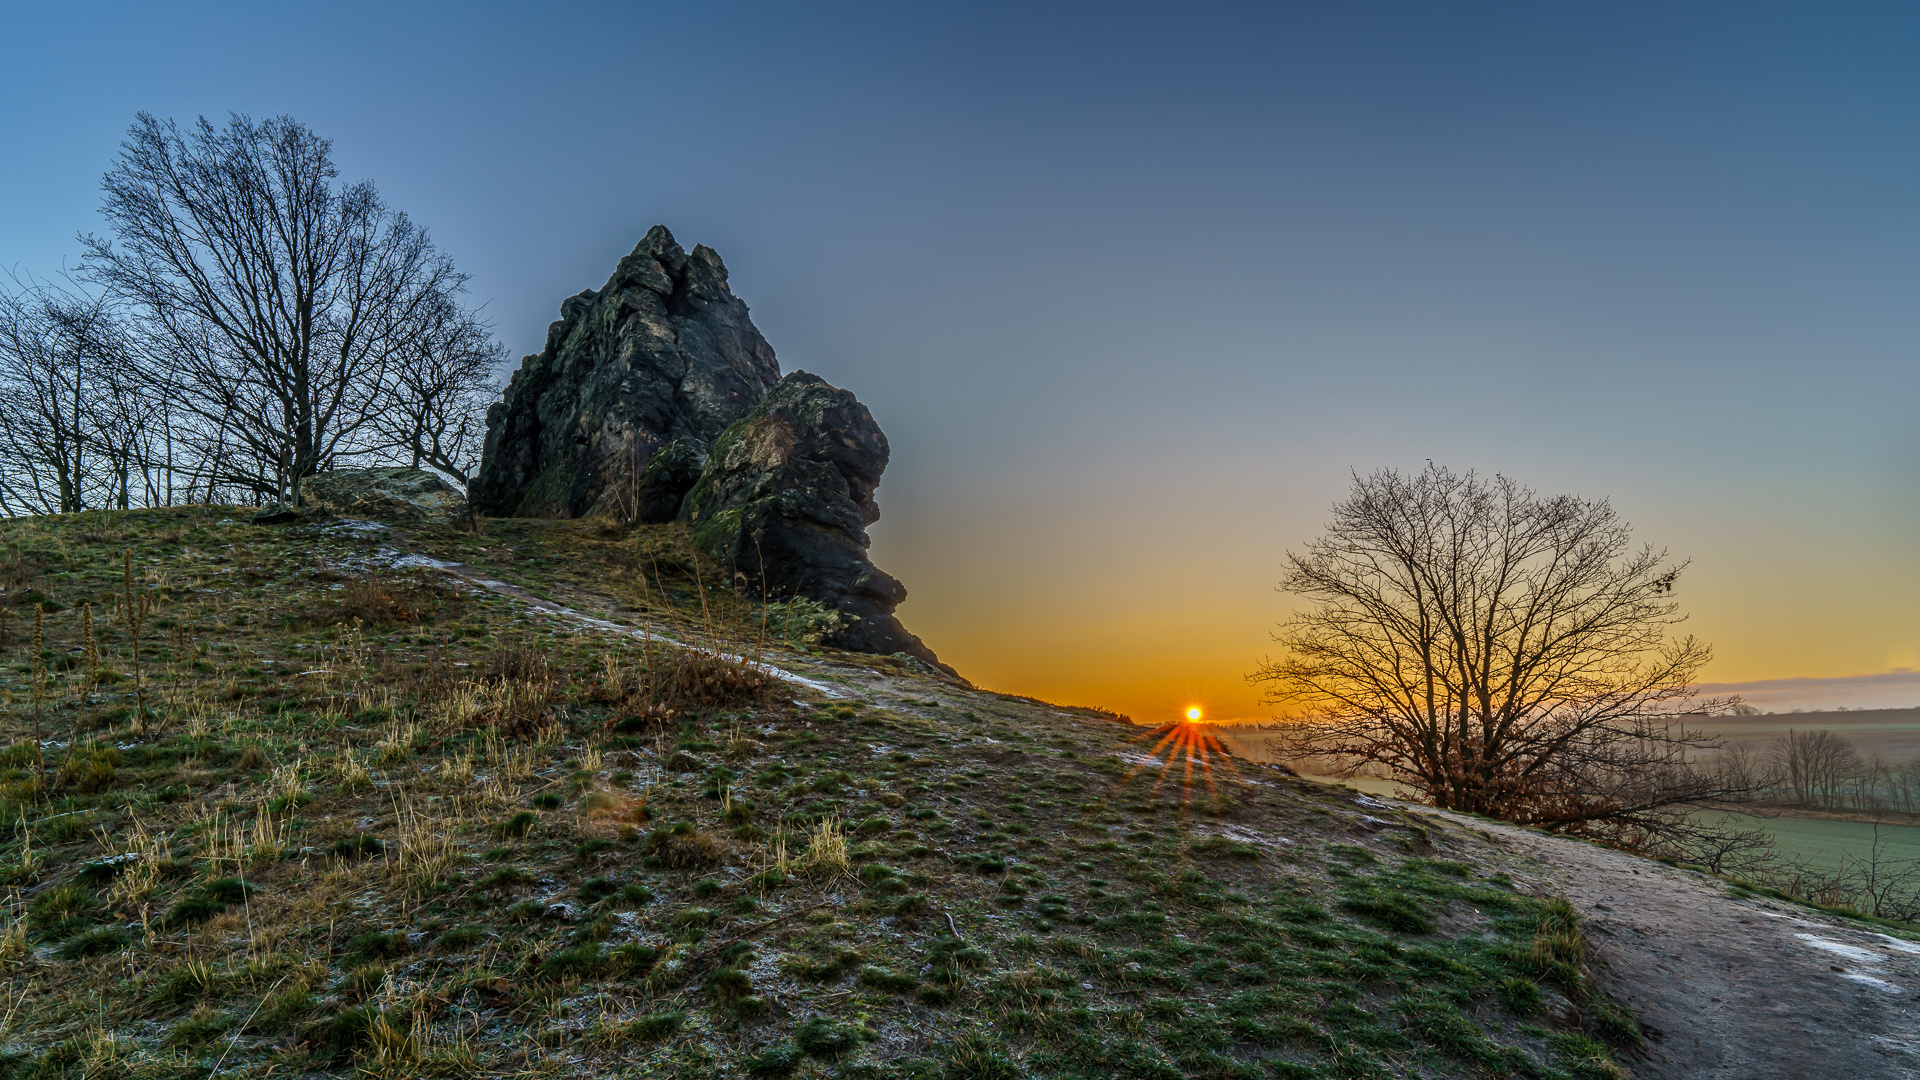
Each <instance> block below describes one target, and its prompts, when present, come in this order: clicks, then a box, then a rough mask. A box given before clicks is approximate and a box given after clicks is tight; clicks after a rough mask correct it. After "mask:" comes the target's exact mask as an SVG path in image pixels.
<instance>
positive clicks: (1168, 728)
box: [1122, 707, 1240, 806]
mask: <svg viewBox="0 0 1920 1080" xmlns="http://www.w3.org/2000/svg"><path fill="white" fill-rule="evenodd" d="M1199 712H1200V710H1199V708H1198V707H1194V708H1190V709H1188V710H1187V714H1188V715H1189V716H1192V715H1195V714H1197V713H1199ZM1133 741H1134V742H1136V743H1145V742H1151V743H1152V744H1153V745H1152V748H1151V749H1149V750H1148V751H1147V752H1146V758H1147V760H1145V761H1143V762H1141V763H1139V764H1138V765H1136V766H1134V768H1133V771H1131V772H1129V773H1128V774H1127V777H1126V779H1127V780H1132V779H1133V778H1134V777H1136V776H1138V775H1140V774H1141V773H1142V772H1145V771H1146V770H1147V769H1150V768H1156V767H1157V768H1158V769H1159V772H1160V776H1159V779H1157V780H1156V781H1155V782H1154V785H1153V791H1152V793H1151V794H1149V795H1148V796H1147V801H1148V802H1153V801H1154V800H1156V799H1158V798H1159V797H1160V789H1161V788H1164V787H1166V786H1167V782H1168V781H1169V780H1175V779H1177V780H1178V782H1179V784H1180V803H1181V805H1182V806H1186V805H1189V804H1191V803H1192V802H1193V794H1194V785H1195V784H1196V783H1197V784H1201V785H1203V786H1205V788H1206V791H1207V794H1208V795H1209V796H1211V795H1214V794H1217V792H1218V788H1217V786H1216V784H1215V780H1216V779H1219V780H1221V781H1226V782H1230V783H1238V782H1239V780H1240V773H1239V771H1238V770H1237V769H1235V768H1234V767H1233V753H1232V751H1230V750H1228V749H1227V744H1226V743H1224V742H1222V741H1221V739H1220V736H1218V735H1216V734H1215V733H1214V732H1213V730H1212V727H1211V726H1210V725H1208V724H1202V723H1197V722H1193V721H1187V722H1182V723H1175V724H1163V725H1161V726H1160V727H1157V728H1154V729H1153V730H1152V731H1149V732H1147V733H1146V734H1144V735H1141V736H1139V737H1138V738H1136V739H1134V740H1133ZM1216 770H1217V773H1218V775H1217V777H1216ZM1176 773H1177V776H1176ZM1125 782H1126V781H1122V783H1125Z"/></svg>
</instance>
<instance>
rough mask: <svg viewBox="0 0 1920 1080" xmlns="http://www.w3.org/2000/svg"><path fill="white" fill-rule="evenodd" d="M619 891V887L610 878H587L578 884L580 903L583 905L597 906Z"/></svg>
mask: <svg viewBox="0 0 1920 1080" xmlns="http://www.w3.org/2000/svg"><path fill="white" fill-rule="evenodd" d="M619 891H620V886H619V884H617V883H616V882H614V881H613V879H611V878H604V877H597V878H589V879H587V880H586V881H583V882H581V883H580V889H579V893H580V901H581V903H585V904H597V903H599V902H600V901H602V900H605V899H606V898H607V897H609V896H613V895H615V894H617V893H618V892H619Z"/></svg>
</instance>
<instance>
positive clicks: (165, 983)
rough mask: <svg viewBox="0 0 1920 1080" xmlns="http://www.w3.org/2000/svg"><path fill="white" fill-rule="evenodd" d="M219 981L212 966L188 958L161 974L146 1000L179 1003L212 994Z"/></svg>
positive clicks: (167, 1003) (165, 1003)
mask: <svg viewBox="0 0 1920 1080" xmlns="http://www.w3.org/2000/svg"><path fill="white" fill-rule="evenodd" d="M220 983H221V979H220V976H219V974H218V973H217V972H215V971H214V970H213V968H212V967H210V966H208V965H207V964H205V963H202V962H200V961H197V960H190V961H188V962H187V963H184V964H181V965H180V966H179V967H177V968H173V969H172V970H170V971H168V972H166V973H165V974H164V975H161V976H160V978H159V979H158V980H156V981H155V982H154V985H153V989H152V990H151V991H149V992H148V994H147V1000H148V1001H149V1002H151V1003H153V1004H155V1005H160V1006H168V1005H179V1004H181V1003H183V1002H187V1001H194V1000H197V999H199V998H202V997H205V996H207V995H209V994H212V993H213V992H214V991H215V990H217V989H219V987H220Z"/></svg>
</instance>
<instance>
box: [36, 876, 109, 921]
mask: <svg viewBox="0 0 1920 1080" xmlns="http://www.w3.org/2000/svg"><path fill="white" fill-rule="evenodd" d="M98 906H99V904H98V902H97V901H95V900H94V898H93V893H92V892H90V891H88V890H87V889H84V888H82V887H81V886H79V885H56V886H54V887H53V888H51V889H48V890H47V891H46V892H43V893H41V894H40V895H39V896H36V897H34V899H33V903H32V904H31V905H29V906H28V908H27V914H28V917H29V918H30V919H31V921H32V922H33V925H34V926H35V927H37V928H38V929H40V930H41V931H43V932H56V931H57V930H60V929H71V928H73V927H75V926H76V925H77V924H82V923H86V922H90V921H92V918H93V912H94V909H95V908H97V907H98Z"/></svg>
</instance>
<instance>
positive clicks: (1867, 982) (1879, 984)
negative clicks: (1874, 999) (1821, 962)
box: [1840, 971, 1907, 994]
mask: <svg viewBox="0 0 1920 1080" xmlns="http://www.w3.org/2000/svg"><path fill="white" fill-rule="evenodd" d="M1840 977H1841V978H1843V979H1847V980H1849V981H1852V982H1857V983H1860V984H1862V985H1864V986H1871V987H1873V988H1874V989H1875V990H1883V991H1885V992H1887V993H1889V994H1904V993H1906V992H1907V990H1906V988H1905V987H1903V986H1896V985H1894V984H1893V983H1890V982H1888V981H1887V980H1885V979H1876V978H1874V977H1873V976H1871V975H1862V974H1860V973H1859V972H1857V971H1843V972H1841V973H1840Z"/></svg>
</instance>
